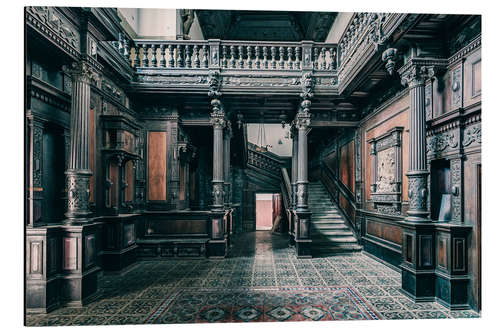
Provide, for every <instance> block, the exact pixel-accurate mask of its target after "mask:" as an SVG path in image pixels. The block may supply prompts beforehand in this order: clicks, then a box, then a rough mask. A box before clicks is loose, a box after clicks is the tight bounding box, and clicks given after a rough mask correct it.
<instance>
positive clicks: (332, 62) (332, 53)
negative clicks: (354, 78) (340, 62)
mask: <svg viewBox="0 0 500 333" xmlns="http://www.w3.org/2000/svg"><path fill="white" fill-rule="evenodd" d="M335 56H336V52H335V49H334V48H333V47H330V65H328V69H330V70H334V69H337V61H336V59H335V58H336V57H335Z"/></svg>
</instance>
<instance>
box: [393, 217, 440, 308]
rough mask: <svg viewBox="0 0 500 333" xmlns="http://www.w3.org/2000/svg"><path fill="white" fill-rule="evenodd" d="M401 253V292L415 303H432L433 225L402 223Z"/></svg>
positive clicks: (433, 281) (433, 292)
mask: <svg viewBox="0 0 500 333" xmlns="http://www.w3.org/2000/svg"><path fill="white" fill-rule="evenodd" d="M402 252H403V253H402V255H403V258H402V264H401V289H402V292H404V293H405V294H406V295H408V297H410V298H411V299H413V300H414V301H415V302H426V301H427V302H428V301H434V295H435V288H434V287H435V276H434V267H435V237H434V225H433V224H432V223H422V222H417V223H410V222H406V223H404V225H403V248H402Z"/></svg>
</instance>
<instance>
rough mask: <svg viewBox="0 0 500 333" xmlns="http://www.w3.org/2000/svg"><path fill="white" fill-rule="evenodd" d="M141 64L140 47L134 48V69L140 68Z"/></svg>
mask: <svg viewBox="0 0 500 333" xmlns="http://www.w3.org/2000/svg"><path fill="white" fill-rule="evenodd" d="M140 65H141V64H140V62H139V46H134V64H133V66H134V67H139V66H140Z"/></svg>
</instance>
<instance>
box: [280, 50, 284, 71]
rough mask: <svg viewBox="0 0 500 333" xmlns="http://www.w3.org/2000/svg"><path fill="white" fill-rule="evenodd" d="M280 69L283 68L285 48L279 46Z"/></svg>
mask: <svg viewBox="0 0 500 333" xmlns="http://www.w3.org/2000/svg"><path fill="white" fill-rule="evenodd" d="M280 69H285V48H284V47H283V46H280Z"/></svg>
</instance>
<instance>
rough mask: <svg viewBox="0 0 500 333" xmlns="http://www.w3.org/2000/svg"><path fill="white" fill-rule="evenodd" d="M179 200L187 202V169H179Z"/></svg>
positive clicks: (182, 167)
mask: <svg viewBox="0 0 500 333" xmlns="http://www.w3.org/2000/svg"><path fill="white" fill-rule="evenodd" d="M179 200H181V201H184V200H186V167H185V166H181V167H180V168H179Z"/></svg>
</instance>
